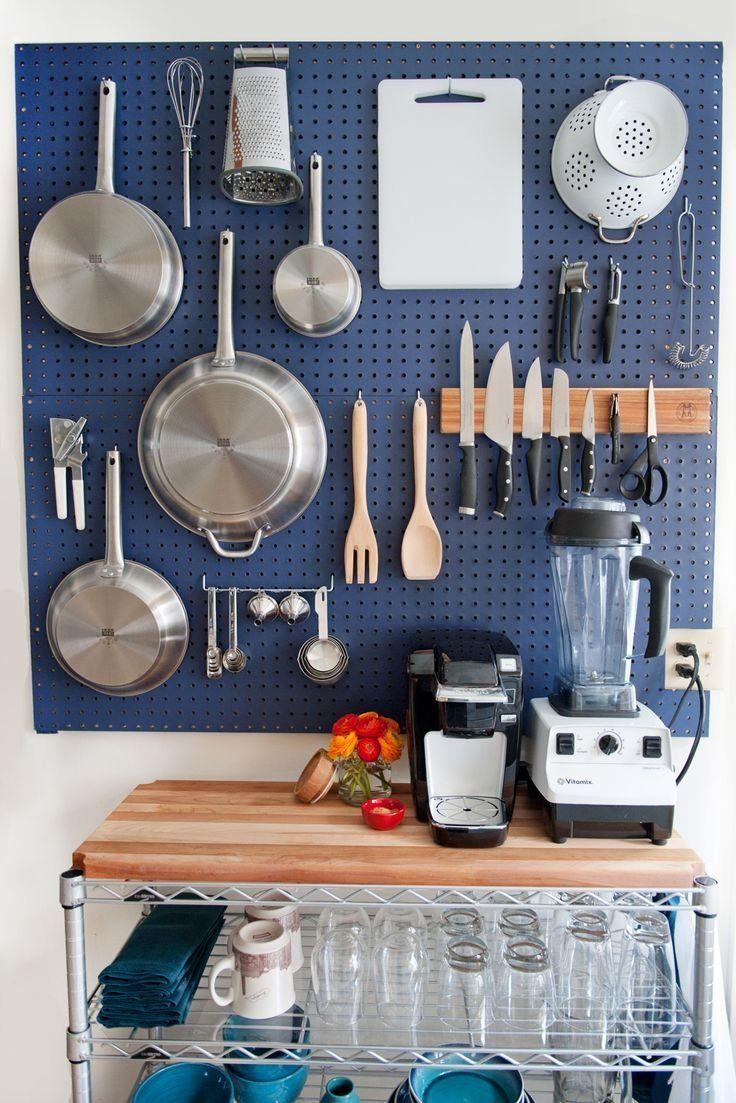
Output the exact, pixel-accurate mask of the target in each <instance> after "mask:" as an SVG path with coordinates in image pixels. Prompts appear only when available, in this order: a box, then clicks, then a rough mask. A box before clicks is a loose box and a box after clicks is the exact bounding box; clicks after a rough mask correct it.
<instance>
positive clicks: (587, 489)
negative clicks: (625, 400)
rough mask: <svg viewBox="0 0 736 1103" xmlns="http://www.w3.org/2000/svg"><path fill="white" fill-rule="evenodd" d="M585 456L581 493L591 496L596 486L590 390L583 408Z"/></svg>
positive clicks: (593, 406) (581, 475)
mask: <svg viewBox="0 0 736 1103" xmlns="http://www.w3.org/2000/svg"><path fill="white" fill-rule="evenodd" d="M582 434H583V456H582V460H581V463H580V479H581V487H580V493H581V494H585V495H586V496H589V495H591V494H592V493H593V487H594V486H595V403H594V400H593V392H592V391H591V390H588V393H587V394H586V396H585V406H584V408H583V428H582Z"/></svg>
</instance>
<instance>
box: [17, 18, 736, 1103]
mask: <svg viewBox="0 0 736 1103" xmlns="http://www.w3.org/2000/svg"><path fill="white" fill-rule="evenodd" d="M8 9H9V10H8ZM631 37H635V38H636V39H638V40H641V41H647V40H661V39H665V40H666V39H700V40H702V39H721V40H723V41H724V42H725V59H726V67H725V97H724V99H725V105H726V108H725V111H724V123H725V132H724V186H723V196H724V203H723V265H722V282H721V339H720V347H721V374H720V424H721V436H720V440H719V457H718V460H719V468H720V472H721V478H720V483H719V493H718V510H717V545H718V555H717V561H716V578H717V581H716V609H717V623H720V624H726V625H729V624H730V625H733V624H734V586H733V581H732V576H733V567H732V561H733V555H732V550H731V549H732V548H733V541H734V538H735V537H736V499H734V494H733V490H732V477H731V473H732V471H733V470H734V464H735V462H736V434H734V432H733V429H732V428H731V426H730V425H729V424H728V422H729V419H731V420H732V419H733V415H734V413H736V398H735V395H736V386H735V384H734V373H733V353H732V350H733V349H734V347H736V276H735V275H734V272H735V269H736V219H735V217H734V210H735V209H736V205H735V204H734V201H733V197H734V194H735V187H736V155H735V149H734V127H733V113H734V105H736V84H735V82H734V76H733V73H734V69H733V57H734V50H736V6H735V5H734V3H733V0H700V2H693V0H646V2H645V3H642V2H641V0H616V2H615V3H612V2H607V3H600V2H598V3H595V0H567V2H566V3H563V4H550V3H549V2H548V0H517V3H515V4H499V3H492V2H491V3H489V2H488V0H475V2H467V0H453V2H452V3H448V2H447V0H441V2H438V0H403V2H400V0H399V2H397V0H391V2H386V0H372V2H371V3H370V4H367V5H365V6H363V5H360V4H350V3H346V2H345V0H342V2H341V3H336V2H335V0H320V2H319V3H312V4H307V3H304V0H300V2H295V0H281V2H280V3H279V4H274V5H273V7H271V5H262V4H257V3H247V2H245V0H238V2H235V0H220V2H219V3H216V4H204V3H202V0H196V2H195V0H158V2H156V0H145V2H144V0H125V2H124V3H116V4H113V3H111V2H110V0H97V2H95V3H90V2H89V0H78V2H74V3H69V2H67V3H64V2H63V0H62V2H59V0H25V2H23V0H11V5H6V10H5V13H4V16H3V20H2V25H1V26H0V257H1V259H2V262H1V263H0V334H2V349H3V356H2V369H1V370H0V470H1V471H2V472H3V477H2V482H1V483H0V517H2V518H4V522H3V528H4V530H5V531H4V534H3V539H2V540H1V541H0V580H1V584H0V622H2V623H5V625H6V630H5V636H4V637H3V644H4V646H3V650H2V661H1V662H0V700H2V702H3V706H2V711H3V715H4V723H3V725H2V731H3V735H2V744H1V745H2V754H1V756H0V822H2V826H3V828H4V830H3V838H4V840H6V846H7V856H6V858H5V862H4V864H3V868H5V870H6V872H7V873H8V880H7V882H6V893H5V896H6V897H7V898H8V899H7V900H3V901H2V908H3V911H2V916H3V918H2V920H1V921H0V932H1V935H2V941H1V942H0V946H1V947H2V949H1V951H0V952H1V953H2V963H3V972H4V973H5V974H6V975H5V976H4V977H3V978H2V985H1V987H0V993H1V995H0V1005H1V1006H0V1016H2V1019H3V1020H6V1021H2V1022H0V1039H2V1041H0V1054H1V1055H2V1058H3V1069H2V1073H1V1074H0V1082H2V1084H3V1091H2V1096H3V1098H5V1099H8V1100H11V1099H12V1100H14V1101H19V1103H26V1101H28V1103H30V1101H31V1100H33V1101H34V1103H36V1101H39V1103H40V1101H43V1103H63V1101H64V1100H66V1099H67V1098H68V1078H67V1068H66V1063H65V1059H64V1033H63V1032H64V1024H65V1008H64V1000H65V995H64V991H65V989H64V972H63V970H64V965H63V963H64V952H63V941H62V923H61V914H60V912H59V909H58V907H57V904H56V893H57V877H58V874H59V872H60V870H62V869H63V868H65V867H66V866H67V865H68V864H69V860H70V855H71V852H72V849H73V847H74V845H75V844H76V843H77V842H79V841H80V840H81V839H82V838H83V837H84V836H85V835H86V834H87V833H88V832H89V831H90V830H92V829H93V828H94V827H95V825H96V824H97V823H98V822H99V820H100V819H101V818H102V817H103V816H104V815H105V813H106V812H108V811H109V810H110V808H111V807H112V806H113V805H114V804H115V803H116V802H117V801H118V800H119V799H120V798H121V797H122V796H123V795H124V794H125V793H126V792H127V791H128V790H130V789H131V788H132V787H133V786H134V785H136V784H137V783H138V782H141V781H145V780H152V779H154V778H156V777H200V778H217V777H227V776H238V777H248V776H251V777H272V778H280V777H283V778H292V777H293V776H294V771H295V769H296V767H297V765H298V764H299V763H300V762H302V761H303V760H304V759H305V758H306V755H307V751H308V749H309V748H310V747H311V746H312V745H313V744H314V743H315V741H316V740H315V737H307V736H293V735H292V736H278V735H276V736H264V735H257V736H249V735H230V736H228V735H201V736H197V735H191V734H190V735H187V734H185V735H179V734H177V735H172V734H159V735H157V734H150V733H149V734H145V735H141V734H132V733H131V734H110V733H104V734H103V733H100V734H94V733H87V734H80V735H73V734H66V735H36V734H35V733H34V732H33V725H32V715H31V687H30V677H31V675H30V662H29V648H28V613H27V605H26V588H27V580H26V554H25V521H24V507H23V501H22V482H23V467H22V455H23V443H22V435H21V406H20V393H21V354H20V320H19V290H18V265H17V218H16V184H15V161H16V159H15V117H14V112H15V106H14V75H13V54H12V47H13V44H14V43H15V42H29V41H30V42H33V41H36V42H38V41H44V42H60V41H110V40H112V41H129V40H130V41H136V40H139V41H171V40H172V38H174V39H175V40H177V41H181V42H186V41H193V40H194V41H196V40H203V39H204V40H212V41H219V40H237V39H239V38H246V39H248V40H252V39H264V40H266V41H270V40H271V39H276V40H282V39H312V40H314V39H338V40H344V39H354V38H358V39H360V38H364V39H366V38H367V39H376V38H378V39H398V40H401V39H409V40H413V39H417V38H421V39H439V40H442V39H464V38H469V39H491V40H494V39H495V40H507V39H540V38H541V39H567V40H579V39H591V40H626V39H628V38H631ZM719 698H720V699H719ZM735 711H736V688H732V689H731V690H730V691H729V693H728V694H722V695H716V697H715V698H714V701H713V709H712V716H713V721H712V725H711V732H712V736H711V739H710V740H709V741H708V743H707V744H706V745H704V747H703V749H702V751H701V754H700V757H699V760H698V761H697V763H696V766H695V767H694V768H693V770H692V772H691V775H690V776H689V778H688V780H687V783H686V786H685V788H684V791H683V793H682V794H681V801H680V808H679V817H678V818H679V825H680V830H681V831H683V832H684V833H685V834H686V835H687V837H688V839H689V840H690V841H691V842H692V843H693V845H694V846H696V848H697V849H698V850H699V851H700V853H701V854H702V855H703V856H704V857H705V859H706V861H707V863H708V866H709V868H710V869H711V871H713V872H715V873H716V874H718V875H720V876H721V879H722V880H723V881H724V882H725V885H724V888H725V892H724V899H723V907H724V909H726V911H727V921H726V924H725V929H724V930H723V932H722V941H723V945H724V947H725V948H726V949H725V957H726V960H727V962H728V965H729V971H732V970H731V968H730V967H731V966H732V965H733V956H732V954H731V950H730V946H731V942H732V929H731V918H730V916H731V914H732V912H733V899H732V896H733V892H734V878H733V875H732V874H731V873H730V869H729V867H730V866H732V865H733V858H732V857H731V855H732V853H733V844H732V839H733V837H734V835H733V828H734V826H735V821H736V811H735V809H734V801H733V797H732V791H733V781H732V779H733V777H734V767H735V766H736V749H734V746H733V740H732V733H731V725H730V723H729V718H730V717H732V716H733V715H734V712H735ZM685 751H686V748H685V747H683V748H682V753H683V754H684V752H685ZM8 901H9V910H8ZM119 911H120V909H118V918H119ZM114 912H115V909H105V910H104V915H103V913H102V911H101V910H98V912H97V915H95V914H94V913H91V914H90V917H89V920H88V938H89V942H90V946H91V950H92V955H93V959H94V960H95V962H96V963H97V964H101V963H104V961H105V960H106V958H107V956H108V952H109V951H110V949H111V930H110V926H111V924H110V921H111V920H112V919H113V917H114ZM100 916H102V917H103V918H104V920H105V922H104V923H102V922H100V918H99V917H100ZM125 1072H126V1075H129V1073H128V1070H125ZM120 1076H121V1072H120V1070H119V1069H118V1068H114V1069H113V1068H112V1065H111V1063H106V1067H105V1069H104V1071H102V1072H101V1073H100V1074H99V1076H98V1077H97V1081H96V1082H97V1084H98V1089H100V1090H99V1092H98V1095H96V1103H98V1100H101V1099H104V1100H105V1101H106V1103H107V1101H109V1103H119V1101H120V1100H121V1099H123V1098H124V1095H123V1094H122V1088H121V1086H120V1085H121V1084H122V1083H125V1082H126V1081H125V1080H122V1081H121V1079H120ZM103 1083H104V1090H102V1085H103ZM728 1097H732V1096H731V1093H730V1092H729V1093H728V1094H722V1095H721V1094H718V1095H717V1098H718V1100H719V1103H720V1101H721V1098H722V1099H723V1103H725V1101H726V1098H728Z"/></svg>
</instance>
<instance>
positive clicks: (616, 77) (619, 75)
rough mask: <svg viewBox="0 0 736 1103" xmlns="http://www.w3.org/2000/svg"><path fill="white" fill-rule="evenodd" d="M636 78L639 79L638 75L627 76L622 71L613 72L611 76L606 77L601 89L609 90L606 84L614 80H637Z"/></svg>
mask: <svg viewBox="0 0 736 1103" xmlns="http://www.w3.org/2000/svg"><path fill="white" fill-rule="evenodd" d="M638 79H639V78H638V77H627V76H626V75H625V74H623V73H614V75H613V76H610V77H606V81H605V84H604V85H603V91H604V92H609V91H610V88H609V87H608V86H609V84H613V82H614V81H616V82H618V81H625V80H638Z"/></svg>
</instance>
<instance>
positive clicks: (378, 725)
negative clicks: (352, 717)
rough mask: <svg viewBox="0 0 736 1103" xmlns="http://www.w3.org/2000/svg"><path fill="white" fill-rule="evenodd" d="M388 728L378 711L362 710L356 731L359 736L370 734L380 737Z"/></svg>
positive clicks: (376, 737) (372, 736) (373, 736)
mask: <svg viewBox="0 0 736 1103" xmlns="http://www.w3.org/2000/svg"><path fill="white" fill-rule="evenodd" d="M385 730H386V725H385V723H384V722H383V720H382V719H381V717H380V716H379V715H378V713H377V712H361V713H360V715H359V716H358V718H357V720H356V723H355V731H356V732H357V734H358V738H359V739H360V738H363V737H364V736H370V737H371V738H372V739H379V738H380V737H381V736H382V735H383V733H384V732H385Z"/></svg>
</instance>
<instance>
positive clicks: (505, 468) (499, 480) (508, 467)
mask: <svg viewBox="0 0 736 1103" xmlns="http://www.w3.org/2000/svg"><path fill="white" fill-rule="evenodd" d="M513 496H514V469H513V464H512V462H511V453H510V452H507V451H506V450H505V449H504V448H499V450H498V462H497V464H496V508H495V509H494V510H493V516H494V517H503V518H505V517H506V510H507V509H508V508H509V506H510V505H511V499H512V498H513Z"/></svg>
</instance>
